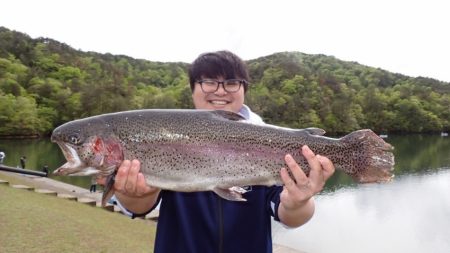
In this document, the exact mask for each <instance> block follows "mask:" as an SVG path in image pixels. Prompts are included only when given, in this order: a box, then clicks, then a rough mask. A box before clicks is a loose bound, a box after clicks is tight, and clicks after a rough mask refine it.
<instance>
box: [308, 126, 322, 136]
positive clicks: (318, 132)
mask: <svg viewBox="0 0 450 253" xmlns="http://www.w3.org/2000/svg"><path fill="white" fill-rule="evenodd" d="M303 130H305V131H306V132H308V133H309V134H311V135H324V134H325V133H326V132H325V130H323V129H321V128H317V127H308V128H305V129H303Z"/></svg>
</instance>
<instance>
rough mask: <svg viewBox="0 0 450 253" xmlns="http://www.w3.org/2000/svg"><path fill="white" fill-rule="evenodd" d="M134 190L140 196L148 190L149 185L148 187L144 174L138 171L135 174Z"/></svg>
mask: <svg viewBox="0 0 450 253" xmlns="http://www.w3.org/2000/svg"><path fill="white" fill-rule="evenodd" d="M136 191H137V195H139V196H142V195H144V194H146V193H147V192H149V191H150V187H148V185H147V182H146V181H145V177H144V174H142V173H140V172H139V174H138V176H137V182H136Z"/></svg>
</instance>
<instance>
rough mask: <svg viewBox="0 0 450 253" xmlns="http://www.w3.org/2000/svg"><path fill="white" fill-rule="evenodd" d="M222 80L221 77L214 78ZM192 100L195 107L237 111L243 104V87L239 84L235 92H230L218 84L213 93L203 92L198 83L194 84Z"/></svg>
mask: <svg viewBox="0 0 450 253" xmlns="http://www.w3.org/2000/svg"><path fill="white" fill-rule="evenodd" d="M216 79H217V80H219V81H223V80H224V79H223V78H216ZM192 100H193V102H194V106H195V108H196V109H210V110H225V111H231V112H235V113H238V112H239V110H240V109H241V108H242V105H243V104H244V87H243V85H241V87H240V89H239V90H238V91H237V92H234V93H230V92H227V91H225V90H224V89H223V86H222V85H219V89H218V90H217V91H215V92H213V93H205V92H203V90H202V88H201V86H200V84H199V83H196V84H195V88H194V92H192Z"/></svg>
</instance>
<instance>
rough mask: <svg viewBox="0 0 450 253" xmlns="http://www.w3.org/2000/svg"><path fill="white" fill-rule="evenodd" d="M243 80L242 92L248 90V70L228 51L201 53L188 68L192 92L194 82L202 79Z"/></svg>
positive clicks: (239, 59) (243, 63) (240, 60)
mask: <svg viewBox="0 0 450 253" xmlns="http://www.w3.org/2000/svg"><path fill="white" fill-rule="evenodd" d="M217 77H223V78H224V79H234V78H237V79H244V80H245V81H247V82H245V83H244V85H243V86H244V92H247V88H248V81H249V76H248V70H247V65H246V64H245V62H244V61H243V60H242V59H241V58H239V56H237V55H235V54H233V53H232V52H230V51H226V50H223V51H217V52H209V53H203V54H201V55H200V56H199V57H197V59H195V60H194V62H192V64H191V66H190V67H189V83H190V85H191V91H192V92H194V88H195V82H196V81H198V80H200V79H202V78H217Z"/></svg>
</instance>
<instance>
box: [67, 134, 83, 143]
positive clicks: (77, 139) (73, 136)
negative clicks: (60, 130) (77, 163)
mask: <svg viewBox="0 0 450 253" xmlns="http://www.w3.org/2000/svg"><path fill="white" fill-rule="evenodd" d="M68 139H69V142H70V143H72V144H75V145H78V144H79V143H81V136H80V135H79V134H78V133H74V134H71V135H70V136H69V138H68Z"/></svg>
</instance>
